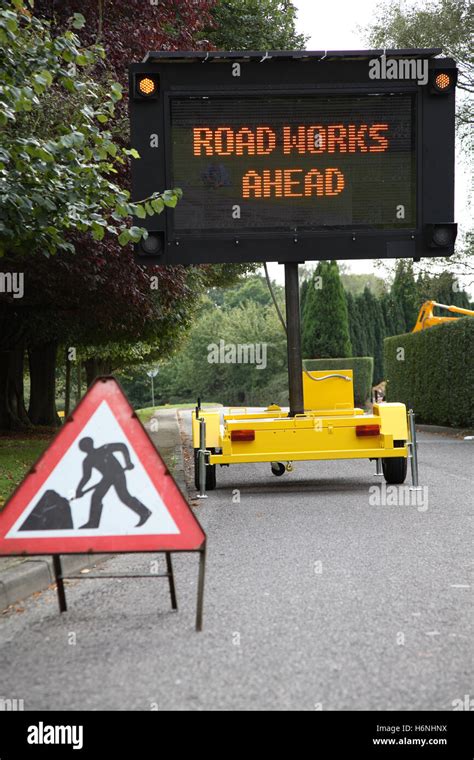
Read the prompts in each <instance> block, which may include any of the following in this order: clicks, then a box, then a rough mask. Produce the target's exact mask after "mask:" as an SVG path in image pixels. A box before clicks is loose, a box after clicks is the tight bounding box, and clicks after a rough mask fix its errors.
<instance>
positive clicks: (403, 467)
mask: <svg viewBox="0 0 474 760" xmlns="http://www.w3.org/2000/svg"><path fill="white" fill-rule="evenodd" d="M393 445H394V448H396V449H400V448H401V447H402V446H405V441H394V442H393ZM407 469H408V457H390V459H382V472H383V476H384V478H385V480H386V482H387V483H389V484H390V485H400V484H401V483H404V482H405V478H406V476H407Z"/></svg>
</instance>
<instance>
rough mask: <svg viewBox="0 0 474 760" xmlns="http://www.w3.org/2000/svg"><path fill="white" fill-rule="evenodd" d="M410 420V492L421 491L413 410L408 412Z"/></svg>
mask: <svg viewBox="0 0 474 760" xmlns="http://www.w3.org/2000/svg"><path fill="white" fill-rule="evenodd" d="M408 420H409V423H410V439H411V440H410V453H411V457H410V460H411V482H412V485H411V486H410V491H420V490H421V486H420V485H419V482H418V443H417V440H416V425H415V412H414V411H413V409H410V410H409V411H408Z"/></svg>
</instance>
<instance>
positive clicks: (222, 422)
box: [193, 369, 414, 490]
mask: <svg viewBox="0 0 474 760" xmlns="http://www.w3.org/2000/svg"><path fill="white" fill-rule="evenodd" d="M303 395H304V407H305V409H304V412H303V413H302V414H295V415H294V416H290V414H289V411H288V410H285V409H282V408H281V407H279V406H276V405H272V406H269V407H267V408H264V409H248V408H228V409H226V410H221V409H219V410H214V411H203V410H201V409H199V408H197V409H196V411H195V412H193V446H194V452H195V474H196V477H195V480H196V488H198V489H199V488H200V485H201V483H200V474H199V460H200V453H199V452H200V451H205V455H204V454H203V458H204V457H205V463H206V468H205V474H206V478H205V480H206V490H213V489H214V488H215V487H216V467H217V465H232V464H243V463H251V462H268V463H270V464H271V468H272V472H273V473H274V475H283V474H284V472H285V471H291V470H292V469H293V465H292V463H293V462H298V461H317V460H321V459H370V460H376V461H377V464H378V465H380V464H381V467H382V471H383V474H384V477H385V480H386V481H387V483H392V484H396V483H403V482H404V481H405V478H406V473H407V459H408V452H409V447H410V445H411V438H410V435H409V429H408V427H409V426H408V423H407V410H406V407H405V405H404V404H399V403H378V404H374V406H373V411H372V413H371V414H369V413H366V412H364V410H363V409H359V408H357V407H355V406H354V383H353V373H352V370H349V369H348V370H341V371H338V372H332V371H330V370H328V371H315V372H307V371H305V372H303ZM413 429H414V428H413ZM203 438H205V439H204V440H203Z"/></svg>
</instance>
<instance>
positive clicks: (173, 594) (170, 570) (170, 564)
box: [166, 552, 178, 610]
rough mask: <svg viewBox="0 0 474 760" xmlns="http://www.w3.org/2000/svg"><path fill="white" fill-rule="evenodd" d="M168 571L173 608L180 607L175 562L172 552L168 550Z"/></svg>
mask: <svg viewBox="0 0 474 760" xmlns="http://www.w3.org/2000/svg"><path fill="white" fill-rule="evenodd" d="M166 572H167V573H168V581H169V584H170V596H171V609H173V610H177V609H178V599H177V597H176V586H175V582H174V572H173V562H172V559H171V554H170V552H166Z"/></svg>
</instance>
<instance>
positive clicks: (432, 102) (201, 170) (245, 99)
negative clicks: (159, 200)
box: [130, 48, 457, 264]
mask: <svg viewBox="0 0 474 760" xmlns="http://www.w3.org/2000/svg"><path fill="white" fill-rule="evenodd" d="M440 52H441V50H440V49H437V48H430V49H409V50H385V51H384V50H365V51H335V52H333V51H316V52H309V51H297V52H272V51H269V52H234V53H226V52H208V53H194V52H175V53H169V52H164V53H163V52H158V53H153V52H151V53H148V55H147V56H146V58H145V60H144V61H143V63H139V64H133V65H132V66H131V67H130V116H131V132H132V145H133V147H134V148H136V149H137V150H138V152H139V154H140V159H137V160H132V180H133V197H134V199H135V200H140V199H144V198H146V197H148V196H149V195H151V194H152V193H154V192H157V191H163V190H164V189H165V188H172V187H181V188H182V189H183V192H184V195H183V198H182V200H181V201H179V203H178V205H177V207H176V208H174V209H173V208H166V209H165V211H164V213H162V214H160V215H156V216H153V217H147V219H144V220H141V219H138V220H136V224H137V225H138V226H143V227H145V228H147V230H148V232H149V234H150V238H149V240H148V241H143V242H142V243H140V244H138V245H137V246H136V253H137V256H138V258H139V260H140V261H141V262H142V263H149V264H157V263H160V264H199V263H222V262H224V263H230V262H257V261H279V262H282V263H290V262H302V261H305V260H321V259H363V258H400V257H404V258H413V259H419V258H420V257H422V256H449V255H451V254H452V253H453V251H454V240H455V237H456V225H455V224H454V106H455V86H456V78H457V69H456V64H455V62H454V61H453V60H452V59H450V58H437V57H435V56H437V55H439V54H440ZM394 77H397V78H394Z"/></svg>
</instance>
